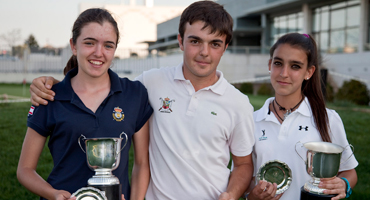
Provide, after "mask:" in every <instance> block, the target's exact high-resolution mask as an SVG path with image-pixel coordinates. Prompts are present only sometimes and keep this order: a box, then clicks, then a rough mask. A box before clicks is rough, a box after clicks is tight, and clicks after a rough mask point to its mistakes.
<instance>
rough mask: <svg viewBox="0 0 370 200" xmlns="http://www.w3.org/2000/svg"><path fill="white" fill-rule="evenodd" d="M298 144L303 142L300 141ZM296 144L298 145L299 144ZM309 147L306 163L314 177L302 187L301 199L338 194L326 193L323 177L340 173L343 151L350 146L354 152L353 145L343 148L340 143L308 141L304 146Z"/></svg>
mask: <svg viewBox="0 0 370 200" xmlns="http://www.w3.org/2000/svg"><path fill="white" fill-rule="evenodd" d="M297 144H302V143H301V142H298V143H297ZM297 144H296V145H297ZM303 146H304V147H305V148H306V149H307V159H306V161H305V160H304V159H303V158H302V156H301V155H299V153H298V151H297V150H296V152H297V154H298V155H299V156H300V157H301V158H302V160H303V161H304V162H305V163H306V170H307V173H308V174H309V175H310V176H311V177H312V179H311V180H309V181H308V182H306V183H305V184H304V186H302V188H301V200H306V199H307V200H308V199H309V200H316V199H331V198H332V197H335V196H336V195H328V194H325V193H324V190H326V189H325V188H320V187H319V184H320V179H321V178H333V177H335V176H336V175H337V174H338V171H339V166H340V164H341V162H340V159H341V156H342V152H343V151H344V150H345V149H346V148H347V147H348V146H350V147H351V148H352V152H353V151H354V148H353V146H352V145H348V146H347V147H345V148H343V147H341V146H339V145H336V144H333V143H329V142H307V143H304V144H302V147H303ZM352 155H353V153H352V154H351V155H350V156H349V157H348V158H347V160H348V159H349V158H350V157H351V156H352Z"/></svg>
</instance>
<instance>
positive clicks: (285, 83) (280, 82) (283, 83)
mask: <svg viewBox="0 0 370 200" xmlns="http://www.w3.org/2000/svg"><path fill="white" fill-rule="evenodd" d="M277 82H278V83H279V84H281V85H288V84H289V83H287V82H283V81H277Z"/></svg>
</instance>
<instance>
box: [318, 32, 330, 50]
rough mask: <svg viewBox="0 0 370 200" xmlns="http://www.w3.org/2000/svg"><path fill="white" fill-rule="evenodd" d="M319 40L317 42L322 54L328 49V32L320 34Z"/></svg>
mask: <svg viewBox="0 0 370 200" xmlns="http://www.w3.org/2000/svg"><path fill="white" fill-rule="evenodd" d="M319 37H320V40H319V48H320V50H322V51H323V52H327V50H328V48H329V43H328V41H329V40H328V38H329V33H328V32H321V33H320V35H319Z"/></svg>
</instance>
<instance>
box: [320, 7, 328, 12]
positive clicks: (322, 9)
mask: <svg viewBox="0 0 370 200" xmlns="http://www.w3.org/2000/svg"><path fill="white" fill-rule="evenodd" d="M328 10H329V6H324V7H321V11H328Z"/></svg>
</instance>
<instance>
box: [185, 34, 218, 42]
mask: <svg viewBox="0 0 370 200" xmlns="http://www.w3.org/2000/svg"><path fill="white" fill-rule="evenodd" d="M188 38H189V39H195V40H201V41H202V39H201V38H200V37H198V36H195V35H189V36H188ZM211 42H217V43H224V41H222V40H220V39H214V40H212V41H211Z"/></svg>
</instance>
